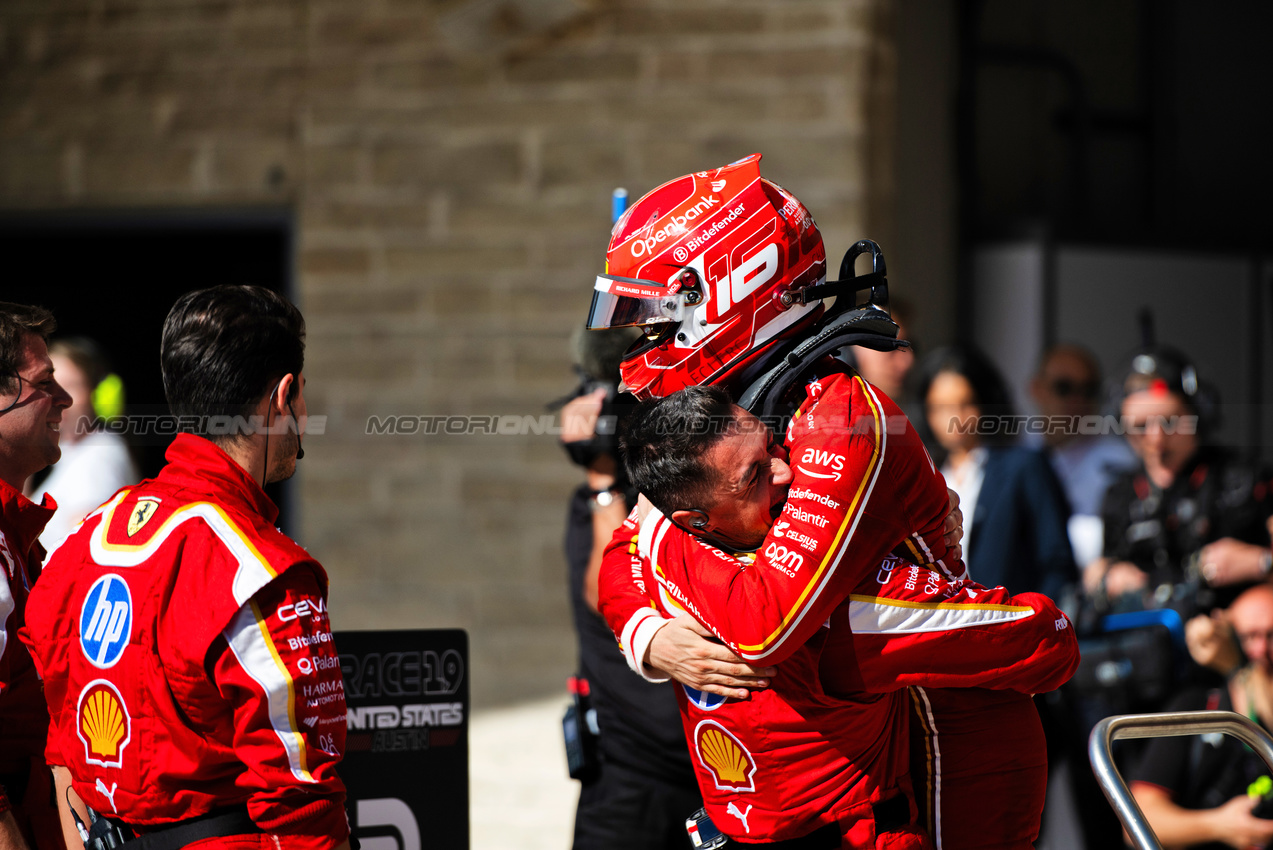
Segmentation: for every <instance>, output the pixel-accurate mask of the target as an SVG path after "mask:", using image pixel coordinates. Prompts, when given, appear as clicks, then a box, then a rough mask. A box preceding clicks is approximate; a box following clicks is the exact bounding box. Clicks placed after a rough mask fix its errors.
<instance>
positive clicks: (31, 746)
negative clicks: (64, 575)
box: [0, 481, 64, 848]
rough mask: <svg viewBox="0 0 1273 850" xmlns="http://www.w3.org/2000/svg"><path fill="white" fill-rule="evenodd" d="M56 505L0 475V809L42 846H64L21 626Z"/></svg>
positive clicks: (43, 713)
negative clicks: (42, 536) (17, 487)
mask: <svg viewBox="0 0 1273 850" xmlns="http://www.w3.org/2000/svg"><path fill="white" fill-rule="evenodd" d="M55 510H57V503H56V502H54V501H53V500H52V499H51V498H49V497H48V496H45V497H44V502H43V504H39V505H37V504H35V503H33V502H32V501H31V500H30V499H27V498H26V497H25V496H23V495H22V494H21V493H19V492H18V491H17V490H15V489H14V488H13V487H11V486H9V485H8V484H7V483H6V482H4V481H0V813H3V812H6V811H9V810H12V811H13V815H14V818H15V819H16V820H17V822H18V826H19V828H20V829H21V830H22V832H23V835H24V836H25V837H26V840H27V843H28V844H31V845H32V846H35V845H39V846H40V847H42V848H61V847H62V846H64V845H63V842H62V827H61V825H60V824H59V823H58V818H57V808H56V807H55V806H52V805H50V804H49V800H50V799H52V783H51V779H50V776H49V771H48V769H47V768H46V767H45V765H44V741H45V736H46V735H47V734H48V731H49V714H48V710H47V709H46V708H45V706H44V695H43V694H42V693H41V691H40V678H39V676H37V675H36V672H35V666H34V665H33V664H32V662H31V655H30V653H28V652H27V648H26V647H25V646H23V645H22V643H21V642H20V641H19V640H18V630H19V629H20V628H21V627H22V624H23V622H24V621H25V618H26V609H27V597H28V596H29V595H30V592H31V587H32V585H33V584H34V583H35V580H36V579H37V578H38V577H39V575H40V563H41V562H42V561H43V560H44V549H43V547H41V546H40V542H39V540H38V539H37V538H38V537H39V536H40V532H41V531H43V530H44V526H45V524H46V523H47V522H48V521H49V519H50V518H51V517H52V516H53V512H54V511H55Z"/></svg>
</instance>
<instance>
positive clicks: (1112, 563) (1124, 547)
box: [1083, 346, 1273, 609]
mask: <svg viewBox="0 0 1273 850" xmlns="http://www.w3.org/2000/svg"><path fill="white" fill-rule="evenodd" d="M1123 393H1124V397H1123V402H1122V409H1121V413H1122V422H1123V423H1124V424H1125V425H1126V427H1127V440H1128V442H1129V443H1130V445H1131V447H1132V449H1133V450H1134V451H1135V452H1136V455H1137V457H1138V458H1139V459H1140V466H1139V468H1138V469H1135V470H1133V471H1131V472H1128V473H1125V474H1124V475H1122V476H1121V477H1119V478H1117V479H1115V481H1114V482H1113V483H1112V484H1111V485H1110V488H1109V490H1108V492H1107V493H1106V495H1105V501H1104V505H1103V508H1102V518H1103V520H1104V525H1105V545H1104V553H1103V557H1102V558H1101V559H1100V560H1098V561H1096V562H1094V563H1093V564H1091V565H1089V566H1088V568H1087V569H1086V570H1085V572H1084V577H1083V580H1084V585H1085V587H1086V589H1087V591H1088V593H1089V594H1090V595H1093V596H1095V597H1096V598H1098V599H1100V598H1104V599H1107V600H1108V601H1109V602H1110V603H1111V604H1112V605H1114V606H1116V607H1117V606H1119V605H1121V606H1123V607H1133V608H1138V607H1141V606H1142V605H1143V606H1145V607H1163V606H1164V605H1166V604H1168V603H1169V602H1170V601H1171V599H1172V587H1173V586H1174V585H1177V584H1180V583H1181V582H1184V581H1186V580H1188V579H1190V578H1194V579H1200V580H1201V582H1202V583H1203V586H1204V589H1205V588H1206V587H1207V586H1209V587H1210V588H1214V589H1216V590H1215V592H1214V593H1212V592H1208V593H1206V594H1204V595H1205V596H1207V597H1209V598H1204V599H1199V600H1197V602H1198V603H1199V605H1200V607H1203V608H1207V609H1209V608H1212V607H1215V606H1216V605H1225V604H1228V602H1230V601H1232V600H1233V598H1234V596H1236V594H1237V592H1238V591H1240V590H1241V589H1242V588H1243V587H1246V586H1249V585H1250V584H1252V583H1255V582H1258V581H1264V580H1266V579H1267V578H1268V576H1269V573H1270V568H1273V553H1271V552H1270V548H1269V540H1270V534H1273V490H1271V484H1273V481H1271V480H1270V477H1269V475H1268V473H1267V472H1266V471H1258V470H1257V469H1255V468H1253V467H1252V466H1250V465H1249V464H1247V463H1245V462H1243V461H1242V460H1241V459H1239V458H1238V457H1236V456H1235V455H1234V454H1233V453H1232V452H1231V451H1228V450H1226V449H1224V448H1222V447H1219V446H1216V445H1212V444H1209V443H1208V442H1206V437H1207V436H1208V431H1207V429H1208V426H1209V425H1211V424H1212V422H1211V421H1210V420H1211V419H1212V418H1213V417H1214V415H1215V411H1214V407H1215V399H1214V396H1213V394H1211V392H1210V391H1209V388H1208V387H1207V386H1206V385H1205V384H1203V383H1201V382H1200V381H1199V377H1198V373H1197V370H1196V369H1195V368H1194V366H1193V364H1192V363H1191V362H1190V361H1189V359H1188V358H1186V357H1185V356H1184V355H1183V354H1181V353H1180V352H1179V351H1176V350H1174V349H1171V348H1167V347H1165V346H1157V347H1151V348H1147V349H1145V350H1143V351H1141V352H1139V353H1137V354H1135V355H1134V356H1133V357H1132V361H1131V365H1130V368H1129V369H1128V371H1127V374H1126V377H1125V379H1124V382H1123ZM1195 569H1196V573H1197V574H1196V575H1190V572H1191V570H1195Z"/></svg>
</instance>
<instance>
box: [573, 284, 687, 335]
mask: <svg viewBox="0 0 1273 850" xmlns="http://www.w3.org/2000/svg"><path fill="white" fill-rule="evenodd" d="M684 312H685V295H684V294H683V293H679V292H678V293H677V294H675V295H671V294H669V293H668V288H667V286H663V285H660V284H657V283H655V282H653V281H649V280H637V279H636V278H630V277H616V276H614V275H608V274H602V275H597V282H596V284H595V286H594V287H593V293H592V308H591V310H589V312H588V330H593V331H595V330H602V329H605V328H630V327H650V326H651V325H660V324H666V323H668V322H680V321H681V318H682V317H683V315H684Z"/></svg>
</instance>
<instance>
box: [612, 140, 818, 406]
mask: <svg viewBox="0 0 1273 850" xmlns="http://www.w3.org/2000/svg"><path fill="white" fill-rule="evenodd" d="M826 273H827V257H826V250H825V249H824V248H823V246H822V234H821V233H819V232H818V227H817V225H816V224H814V221H813V217H812V216H811V215H809V211H808V210H807V209H805V207H804V204H802V203H800V201H798V200H797V199H796V198H795V196H793V195H792V194H791V193H789V192H787V191H786V190H785V189H783V188H782V187H780V186H777V185H775V184H773V183H771V182H769V181H768V180H765V179H764V178H762V177H761V176H760V154H752V155H751V156H749V157H746V158H745V159H740V160H739V161H737V162H735V163H732V164H730V165H726V166H724V167H722V168H717V169H715V170H714V171H699V172H697V173H695V174H687V175H686V176H684V177H680V178H678V179H676V180H673V181H671V182H669V183H664V184H663V185H662V186H659V187H658V188H657V189H655V190H653V191H652V192H650V193H649V194H647V195H646V196H645V197H643V198H641V200H639V201H637V202H636V204H634V205H633V206H632V207H631V209H629V210H628V211H627V212H626V213H625V214H624V215H623V216H622V217H621V218H620V219H619V220H618V221H617V222H616V223H615V226H614V230H613V231H612V233H611V236H610V246H609V248H608V249H607V251H606V273H605V274H603V275H599V276H598V277H597V281H596V285H595V287H594V292H593V299H592V310H591V312H590V314H589V317H588V327H589V328H590V329H594V330H595V329H599V328H614V327H633V326H635V327H640V328H641V329H642V330H643V331H644V332H645V333H644V336H643V337H642V338H640V339H638V340H637V341H636V342H635V343H633V345H632V347H631V348H629V349H628V351H627V353H625V354H624V357H623V363H622V366H621V368H620V373H621V374H622V376H623V382H624V385H625V387H626V389H627V390H628V391H629V392H631V393H632V394H633V395H635V396H636V397H637V398H642V399H645V398H656V397H661V396H665V395H669V394H671V393H674V392H676V391H677V390H679V389H682V388H684V387H688V386H694V385H698V384H719V383H725V382H728V381H730V379H731V378H733V377H734V376H737V375H739V374H741V373H742V372H744V371H745V370H747V369H748V367H750V366H752V365H753V364H755V363H757V362H758V361H759V359H760V358H761V357H762V356H763V355H764V353H765V352H767V351H768V350H769V349H770V348H771V347H772V346H774V345H775V344H777V342H778V341H779V340H783V339H789V338H791V337H792V336H794V335H796V334H798V333H799V332H801V331H802V330H804V329H806V328H808V327H809V326H810V325H812V324H813V323H814V322H816V321H817V320H818V318H819V317H820V316H821V315H822V312H823V307H822V304H821V302H820V301H817V300H814V301H811V303H807V304H806V303H803V301H802V299H801V298H800V297H799V296H798V292H797V291H798V290H800V289H803V288H805V287H807V286H814V285H818V284H820V283H822V282H823V281H825V279H826Z"/></svg>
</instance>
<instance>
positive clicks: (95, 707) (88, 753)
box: [75, 679, 133, 767]
mask: <svg viewBox="0 0 1273 850" xmlns="http://www.w3.org/2000/svg"><path fill="white" fill-rule="evenodd" d="M75 720H76V723H75V725H76V729H75V732H76V734H77V735H79V738H80V740H81V741H83V742H84V760H85V761H87V762H88V763H89V764H100V765H101V766H102V767H122V766H123V764H124V747H126V746H128V743H129V741H131V740H132V736H133V720H132V717H130V716H129V714H128V707H127V706H125V705H124V698H123V697H122V696H120V693H119V690H118V689H117V688H116V687H115V685H114V684H113V683H112V682H110V681H108V680H106V679H94V680H93V681H91V682H89V683H88V684H87V685H86V686H85V687H84V690H82V691H80V701H79V707H78V708H77V710H76V712H75Z"/></svg>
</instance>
